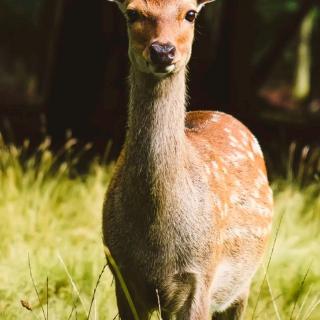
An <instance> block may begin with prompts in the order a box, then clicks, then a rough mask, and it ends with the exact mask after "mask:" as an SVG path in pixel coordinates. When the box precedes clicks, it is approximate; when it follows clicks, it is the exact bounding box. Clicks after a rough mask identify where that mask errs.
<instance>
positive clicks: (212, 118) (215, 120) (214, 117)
mask: <svg viewBox="0 0 320 320" xmlns="http://www.w3.org/2000/svg"><path fill="white" fill-rule="evenodd" d="M220 120H221V116H220V115H219V114H217V113H214V114H213V115H212V117H211V121H212V122H215V123H218V122H219V121H220Z"/></svg>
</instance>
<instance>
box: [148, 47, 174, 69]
mask: <svg viewBox="0 0 320 320" xmlns="http://www.w3.org/2000/svg"><path fill="white" fill-rule="evenodd" d="M149 50H150V59H151V61H152V63H154V64H155V65H161V66H169V65H171V64H172V62H173V60H174V58H175V54H176V47H175V46H174V45H172V44H171V43H159V42H154V43H152V44H151V46H150V49H149Z"/></svg>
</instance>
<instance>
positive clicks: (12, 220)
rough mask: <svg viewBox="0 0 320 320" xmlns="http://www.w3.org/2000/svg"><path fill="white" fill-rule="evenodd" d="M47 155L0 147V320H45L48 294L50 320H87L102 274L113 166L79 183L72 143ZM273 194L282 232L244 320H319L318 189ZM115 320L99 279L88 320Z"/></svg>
mask: <svg viewBox="0 0 320 320" xmlns="http://www.w3.org/2000/svg"><path fill="white" fill-rule="evenodd" d="M48 145H49V141H45V142H44V143H43V144H42V145H41V146H40V147H39V149H38V151H37V152H35V153H33V154H31V155H30V152H29V151H28V145H27V143H26V144H25V146H24V147H22V148H20V149H17V148H15V147H14V146H5V145H4V144H3V143H2V142H1V141H0V235H1V238H0V319H26V320H28V319H44V315H46V314H47V291H48V296H49V300H48V301H49V307H48V311H49V319H50V320H53V319H66V320H67V319H68V318H69V316H70V315H71V312H72V316H71V319H86V318H87V313H88V310H89V307H90V302H91V299H92V297H93V291H94V289H95V287H96V282H97V279H98V277H99V274H100V272H101V270H102V268H103V266H104V264H105V258H104V253H103V246H102V241H101V210H102V203H103V197H104V193H105V190H106V188H107V185H108V182H109V179H110V175H111V171H112V165H110V166H106V165H103V164H101V162H100V161H98V160H95V161H92V164H91V165H90V168H89V169H88V171H87V173H86V174H82V175H79V174H75V171H74V170H75V169H74V165H75V163H76V162H77V161H78V159H79V157H80V156H81V154H80V153H78V154H76V152H72V149H73V145H74V141H73V140H70V141H69V142H68V143H67V144H66V146H65V148H63V149H62V150H61V151H60V152H58V153H57V154H56V155H53V154H52V153H51V152H50V151H49V149H48ZM62 159H67V160H64V161H62ZM273 189H274V194H275V203H276V212H275V223H274V235H275V234H276V233H277V230H278V226H279V223H280V221H281V225H280V229H279V233H278V236H277V239H276V241H275V244H274V246H273V243H274V240H272V241H271V242H270V252H271V251H272V248H273V249H274V250H273V254H272V258H271V261H270V264H269V267H268V273H267V276H266V277H265V271H264V270H265V269H266V268H267V266H268V257H267V258H266V261H265V263H264V266H263V267H262V268H261V269H260V271H259V272H258V274H257V276H256V278H255V282H254V284H253V287H252V291H251V296H250V301H249V307H248V310H247V317H246V319H252V315H253V313H255V317H256V319H268V320H271V319H298V320H300V319H302V320H306V319H314V320H315V319H320V307H319V306H317V305H316V304H317V303H319V301H320V257H319V256H320V232H319V231H320V186H319V183H318V182H317V181H315V182H314V183H309V184H308V185H306V186H304V187H301V186H300V184H297V183H295V181H294V179H292V177H291V178H290V179H289V180H287V181H285V180H279V179H278V180H275V181H274V182H273ZM281 217H282V218H281ZM28 256H29V257H30V265H31V268H30V267H29V262H28ZM30 271H31V272H32V275H33V278H34V282H35V285H36V286H37V290H38V291H39V297H40V302H39V299H38V297H37V294H36V291H35V289H34V286H33V283H32V280H31V277H30ZM47 278H48V290H47ZM263 280H264V281H263ZM21 300H23V301H24V302H25V304H27V305H29V306H30V307H31V309H32V311H29V310H27V309H26V308H24V307H22V305H21ZM257 301H258V303H257ZM41 305H42V307H43V311H42V309H41ZM254 309H255V311H254ZM43 313H44V315H43ZM116 315H117V309H116V304H115V298H114V285H113V284H112V277H111V275H110V272H109V271H108V270H107V271H106V272H104V273H103V276H102V279H101V283H100V285H99V286H98V288H97V292H96V295H95V301H94V303H93V306H92V311H91V319H100V320H103V319H105V320H109V319H110V320H112V319H113V318H114V317H115V316H116ZM308 316H309V317H308Z"/></svg>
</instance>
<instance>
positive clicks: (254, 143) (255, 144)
mask: <svg viewBox="0 0 320 320" xmlns="http://www.w3.org/2000/svg"><path fill="white" fill-rule="evenodd" d="M251 147H252V149H253V151H254V153H255V154H256V155H258V156H260V157H263V154H262V151H261V148H260V145H259V142H258V140H257V139H256V137H253V138H252V142H251Z"/></svg>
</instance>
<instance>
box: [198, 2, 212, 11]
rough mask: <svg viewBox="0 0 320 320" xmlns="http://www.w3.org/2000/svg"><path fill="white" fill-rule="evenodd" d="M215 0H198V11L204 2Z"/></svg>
mask: <svg viewBox="0 0 320 320" xmlns="http://www.w3.org/2000/svg"><path fill="white" fill-rule="evenodd" d="M213 1H215V0H198V10H199V11H200V10H201V9H202V8H203V7H204V6H205V5H206V4H208V3H210V2H213Z"/></svg>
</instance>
